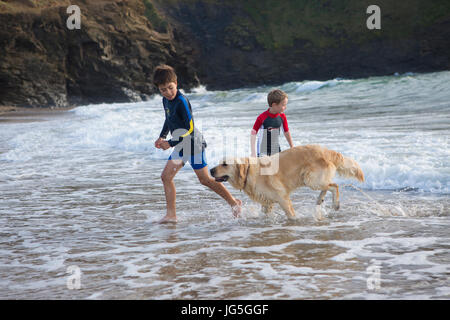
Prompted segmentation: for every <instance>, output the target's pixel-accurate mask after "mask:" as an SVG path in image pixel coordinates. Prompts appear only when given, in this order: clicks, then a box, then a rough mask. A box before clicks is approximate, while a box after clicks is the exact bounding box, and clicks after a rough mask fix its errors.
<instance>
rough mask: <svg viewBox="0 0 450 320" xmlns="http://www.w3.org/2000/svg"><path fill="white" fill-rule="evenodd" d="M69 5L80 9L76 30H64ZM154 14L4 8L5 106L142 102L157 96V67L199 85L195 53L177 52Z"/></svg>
mask: <svg viewBox="0 0 450 320" xmlns="http://www.w3.org/2000/svg"><path fill="white" fill-rule="evenodd" d="M71 2H72V3H76V4H77V5H78V6H79V7H80V11H81V28H80V29H79V30H77V29H74V30H69V29H68V28H67V25H66V22H67V19H68V18H69V17H70V14H68V13H67V8H68V6H69V5H70V4H71ZM146 4H147V6H146ZM152 14H153V15H154V16H156V13H155V12H154V8H153V7H152V6H151V3H149V2H148V3H147V2H145V1H142V0H134V1H133V0H129V1H94V0H84V1H68V0H62V1H30V0H23V1H0V57H1V58H0V59H1V60H0V105H13V106H25V107H28V106H30V107H67V106H71V105H80V104H88V103H101V102H124V101H139V100H141V99H146V98H147V97H148V96H149V95H151V94H152V93H154V92H155V88H153V86H152V82H151V76H152V72H153V69H154V67H155V66H156V65H158V64H160V63H168V64H171V65H173V66H174V67H175V68H176V70H177V72H178V75H179V77H180V82H181V83H183V84H184V85H185V86H186V87H193V86H197V85H198V84H199V82H198V79H197V78H196V73H195V70H194V69H193V68H190V67H189V66H190V65H191V64H192V54H191V52H190V51H189V50H190V49H189V48H187V47H182V48H181V47H179V46H177V41H176V40H175V37H176V33H175V32H173V31H172V30H171V29H170V27H169V26H166V27H165V26H164V24H162V25H160V24H158V23H156V22H158V21H156V22H154V23H153V24H152V21H151V19H152ZM153 18H154V17H153Z"/></svg>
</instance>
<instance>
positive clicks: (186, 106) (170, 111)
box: [159, 90, 206, 155]
mask: <svg viewBox="0 0 450 320" xmlns="http://www.w3.org/2000/svg"><path fill="white" fill-rule="evenodd" d="M163 106H164V112H165V114H166V120H165V121H164V126H163V128H162V130H161V133H160V134H159V136H160V137H161V138H164V139H165V138H166V136H167V134H168V133H169V132H170V134H171V135H172V139H170V140H168V142H169V145H170V146H171V147H175V150H176V151H182V150H183V149H186V148H188V146H189V141H190V147H191V150H190V152H191V154H192V155H194V154H198V153H201V152H202V151H203V150H204V149H205V148H206V142H205V140H204V138H203V135H202V134H201V132H200V131H199V130H198V129H197V128H195V127H194V118H193V116H192V107H191V104H190V102H189V100H188V99H187V98H186V97H185V96H184V95H183V94H182V93H181V92H180V90H178V91H177V95H176V96H175V98H174V99H173V100H167V99H166V98H163ZM186 139H188V140H187V141H186ZM181 142H183V143H181ZM185 142H187V143H188V144H186V143H185ZM187 150H189V149H187ZM187 150H185V151H186V152H187ZM186 152H185V153H186Z"/></svg>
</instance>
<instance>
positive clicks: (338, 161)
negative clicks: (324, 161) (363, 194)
mask: <svg viewBox="0 0 450 320" xmlns="http://www.w3.org/2000/svg"><path fill="white" fill-rule="evenodd" d="M330 151H332V150H330ZM333 153H334V154H333V156H332V159H333V163H334V165H335V166H336V171H337V173H338V174H339V175H340V176H341V177H344V178H354V179H357V180H359V181H361V182H364V173H363V172H362V170H361V167H360V166H359V164H358V163H357V162H356V161H355V160H353V159H350V158H347V157H344V156H343V155H342V154H340V153H339V152H336V151H333Z"/></svg>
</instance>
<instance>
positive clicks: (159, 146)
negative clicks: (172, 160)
mask: <svg viewBox="0 0 450 320" xmlns="http://www.w3.org/2000/svg"><path fill="white" fill-rule="evenodd" d="M163 141H164V139H163V138H158V140H156V141H155V148H158V149H161V142H163Z"/></svg>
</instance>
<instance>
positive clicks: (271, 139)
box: [252, 109, 289, 156]
mask: <svg viewBox="0 0 450 320" xmlns="http://www.w3.org/2000/svg"><path fill="white" fill-rule="evenodd" d="M269 110H270V109H267V111H265V112H263V113H261V114H260V115H259V116H258V118H257V119H256V121H255V124H254V126H253V130H252V133H253V134H257V133H258V131H259V133H258V143H257V154H258V156H260V155H262V154H265V155H268V156H270V155H273V154H275V153H277V152H280V151H281V148H280V143H279V136H280V130H281V128H282V129H283V131H284V132H288V131H289V127H288V123H287V119H286V115H285V114H284V113H277V114H273V113H270V111H269ZM260 129H262V130H261V131H260Z"/></svg>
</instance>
